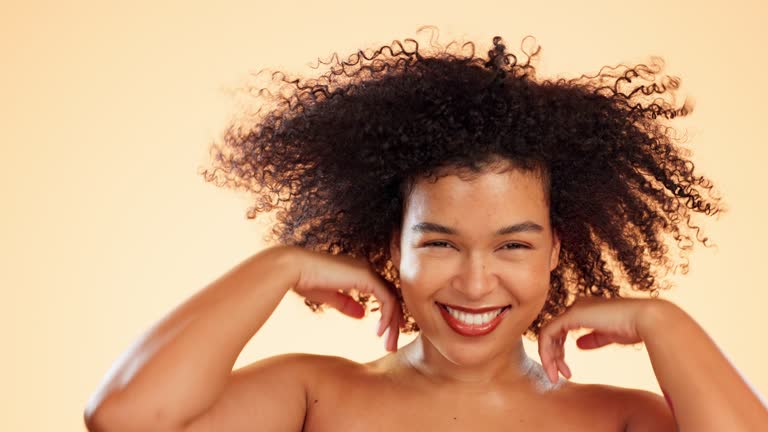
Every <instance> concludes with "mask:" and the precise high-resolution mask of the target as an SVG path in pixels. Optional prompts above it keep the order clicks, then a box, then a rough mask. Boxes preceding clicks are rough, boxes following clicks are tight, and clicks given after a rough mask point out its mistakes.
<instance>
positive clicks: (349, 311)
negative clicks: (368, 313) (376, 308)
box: [312, 291, 365, 318]
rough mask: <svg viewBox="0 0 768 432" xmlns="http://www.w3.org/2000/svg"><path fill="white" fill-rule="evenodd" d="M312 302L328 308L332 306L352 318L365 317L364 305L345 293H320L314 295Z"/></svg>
mask: <svg viewBox="0 0 768 432" xmlns="http://www.w3.org/2000/svg"><path fill="white" fill-rule="evenodd" d="M312 300H313V301H316V302H319V303H324V304H327V305H328V306H331V307H332V308H334V309H336V310H338V311H339V312H341V313H343V314H344V315H347V316H350V317H352V318H362V317H364V316H365V308H364V307H363V305H361V304H360V303H358V302H357V301H355V299H353V298H352V297H351V296H349V295H347V294H344V293H340V292H330V291H318V292H316V293H312Z"/></svg>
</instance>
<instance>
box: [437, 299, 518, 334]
mask: <svg viewBox="0 0 768 432" xmlns="http://www.w3.org/2000/svg"><path fill="white" fill-rule="evenodd" d="M448 307H450V308H453V306H448ZM437 308H438V309H440V314H441V315H442V316H443V319H445V322H446V323H447V324H448V326H449V327H450V328H451V329H452V330H453V331H455V332H456V333H458V334H460V335H462V336H483V335H486V334H488V333H490V332H492V331H494V330H495V329H496V327H498V326H499V324H500V323H501V320H502V319H503V318H504V315H506V314H507V311H508V310H509V307H507V306H504V307H503V308H502V307H492V308H482V309H474V310H473V309H469V310H467V308H461V307H457V308H456V309H457V310H461V311H463V312H469V313H472V312H475V311H480V312H481V313H482V312H490V311H494V310H498V309H502V310H501V312H500V313H499V314H498V315H496V317H494V318H493V319H492V320H490V321H488V322H487V323H484V324H468V323H466V322H464V321H461V320H460V319H458V318H456V317H454V316H453V315H451V313H450V312H448V311H447V310H446V309H445V307H444V306H443V305H441V304H439V303H437Z"/></svg>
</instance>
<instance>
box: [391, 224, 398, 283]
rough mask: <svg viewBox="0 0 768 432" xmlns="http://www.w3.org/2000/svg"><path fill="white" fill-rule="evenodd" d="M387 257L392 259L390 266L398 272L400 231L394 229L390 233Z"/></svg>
mask: <svg viewBox="0 0 768 432" xmlns="http://www.w3.org/2000/svg"><path fill="white" fill-rule="evenodd" d="M389 256H390V257H391V259H392V264H393V265H394V266H395V268H396V269H397V271H398V272H399V271H400V230H399V229H396V230H395V231H394V232H393V233H392V237H391V238H390V241H389Z"/></svg>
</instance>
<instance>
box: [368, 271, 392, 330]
mask: <svg viewBox="0 0 768 432" xmlns="http://www.w3.org/2000/svg"><path fill="white" fill-rule="evenodd" d="M374 278H377V280H376V281H375V282H374V283H373V284H372V288H371V291H373V295H374V297H376V300H377V301H378V302H379V304H380V305H381V307H380V308H379V310H380V311H381V317H380V318H379V325H378V327H377V329H376V336H381V335H382V334H383V333H384V329H386V327H387V324H388V323H389V322H390V321H391V320H392V315H393V313H394V310H395V308H394V305H395V303H396V302H397V299H396V298H395V296H394V294H392V291H390V290H389V288H387V286H386V285H385V284H383V283H380V281H379V280H378V279H379V276H378V275H376V274H374Z"/></svg>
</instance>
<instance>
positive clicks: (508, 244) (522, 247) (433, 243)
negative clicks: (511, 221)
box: [424, 241, 530, 250]
mask: <svg viewBox="0 0 768 432" xmlns="http://www.w3.org/2000/svg"><path fill="white" fill-rule="evenodd" d="M436 244H448V242H444V241H434V242H429V243H424V247H432V246H434V245H436ZM510 245H514V246H519V247H515V248H509V249H506V250H518V249H530V248H529V247H528V246H526V245H524V244H520V243H507V244H505V245H504V246H510Z"/></svg>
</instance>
